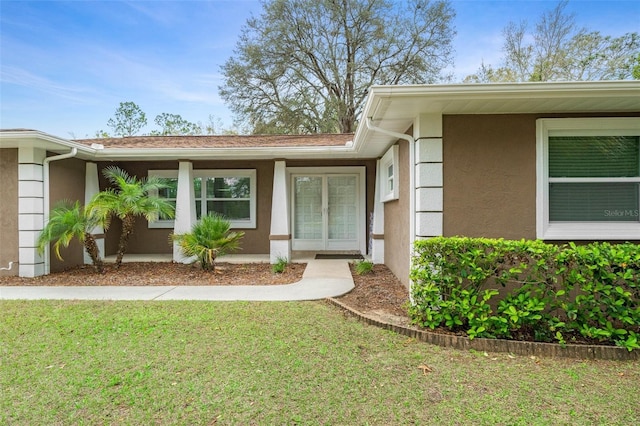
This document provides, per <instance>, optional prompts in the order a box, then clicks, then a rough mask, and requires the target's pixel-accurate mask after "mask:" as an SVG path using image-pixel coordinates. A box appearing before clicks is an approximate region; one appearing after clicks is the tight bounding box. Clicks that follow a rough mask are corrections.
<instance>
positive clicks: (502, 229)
mask: <svg viewBox="0 0 640 426" xmlns="http://www.w3.org/2000/svg"><path fill="white" fill-rule="evenodd" d="M603 116H628V117H638V116H640V114H639V113H625V114H503V115H445V116H444V117H443V157H444V166H443V169H444V177H443V179H444V223H443V233H444V235H445V236H454V235H463V236H470V237H490V238H506V239H521V238H526V239H535V238H536V120H537V119H539V118H565V117H603Z"/></svg>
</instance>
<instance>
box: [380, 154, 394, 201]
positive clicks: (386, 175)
mask: <svg viewBox="0 0 640 426" xmlns="http://www.w3.org/2000/svg"><path fill="white" fill-rule="evenodd" d="M379 179H380V182H379V184H380V201H381V202H383V203H384V202H386V201H391V200H397V199H398V181H397V179H398V145H394V146H392V147H391V148H389V150H388V151H387V152H386V153H385V154H384V156H383V157H382V159H381V160H380V177H379Z"/></svg>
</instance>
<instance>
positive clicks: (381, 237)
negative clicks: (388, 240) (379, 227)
mask: <svg viewBox="0 0 640 426" xmlns="http://www.w3.org/2000/svg"><path fill="white" fill-rule="evenodd" d="M371 239H373V240H384V234H374V233H373V232H372V233H371Z"/></svg>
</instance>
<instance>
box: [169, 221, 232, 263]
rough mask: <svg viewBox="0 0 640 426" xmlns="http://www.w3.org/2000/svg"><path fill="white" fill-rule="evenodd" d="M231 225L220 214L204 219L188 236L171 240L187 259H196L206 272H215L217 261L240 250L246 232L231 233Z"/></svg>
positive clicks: (194, 226)
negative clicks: (218, 258)
mask: <svg viewBox="0 0 640 426" xmlns="http://www.w3.org/2000/svg"><path fill="white" fill-rule="evenodd" d="M230 229H231V223H230V222H229V221H228V220H227V219H225V218H224V216H222V215H220V214H218V213H209V214H208V215H207V216H204V217H202V219H200V220H199V221H198V222H196V223H195V224H194V225H193V227H192V228H191V232H189V233H186V234H174V235H172V236H171V238H172V239H173V240H174V241H176V242H177V243H178V246H179V247H180V249H182V252H183V253H184V255H185V256H187V257H195V258H196V260H195V261H199V262H200V266H202V269H204V270H211V271H213V270H215V260H216V258H217V257H218V256H222V255H223V254H225V253H228V252H230V251H234V250H237V249H238V248H239V244H240V239H241V238H242V237H243V236H244V232H230Z"/></svg>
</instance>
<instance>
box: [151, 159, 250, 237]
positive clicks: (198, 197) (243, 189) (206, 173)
mask: <svg viewBox="0 0 640 426" xmlns="http://www.w3.org/2000/svg"><path fill="white" fill-rule="evenodd" d="M149 175H155V176H160V177H162V178H165V179H166V182H167V183H168V184H169V188H167V189H163V190H161V191H159V193H158V195H159V196H160V197H163V198H166V199H168V200H169V201H171V202H173V203H175V202H176V198H177V187H178V171H177V170H150V171H149ZM193 190H194V201H195V209H196V218H197V219H200V218H201V217H202V216H204V215H207V214H208V213H213V212H215V213H220V214H222V215H223V216H224V217H226V218H227V219H228V220H229V221H230V222H231V226H232V228H255V227H256V171H255V170H254V169H251V170H194V172H193ZM149 226H151V227H163V228H166V227H173V221H172V220H166V219H162V220H159V221H157V222H154V223H153V224H150V225H149Z"/></svg>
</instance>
